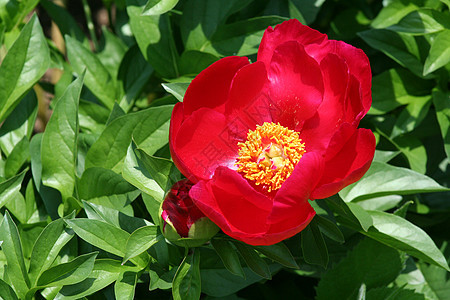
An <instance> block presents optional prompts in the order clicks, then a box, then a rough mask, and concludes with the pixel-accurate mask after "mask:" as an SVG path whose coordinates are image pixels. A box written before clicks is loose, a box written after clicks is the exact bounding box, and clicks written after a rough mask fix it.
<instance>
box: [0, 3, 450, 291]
mask: <svg viewBox="0 0 450 300" xmlns="http://www.w3.org/2000/svg"><path fill="white" fill-rule="evenodd" d="M71 2H72V1H71ZM73 2H76V3H78V1H73ZM87 2H88V1H86V0H84V1H81V2H80V3H78V4H79V9H80V10H81V12H82V13H84V16H85V19H84V18H82V20H83V21H84V20H85V22H86V26H85V28H84V27H83V28H81V27H79V23H80V19H77V18H75V17H74V15H75V14H73V13H71V12H69V10H68V8H64V7H62V6H59V5H56V4H55V3H53V2H51V1H49V0H41V1H38V0H23V1H16V0H6V1H0V41H1V48H0V61H1V66H0V124H1V127H0V208H1V214H0V217H1V219H2V221H1V225H0V241H1V251H0V297H2V298H4V299H32V298H34V297H37V294H39V297H41V296H42V297H44V298H45V299H79V298H83V297H86V296H89V295H93V294H94V293H97V295H100V294H102V295H104V297H106V298H114V297H115V298H117V299H133V297H135V296H136V297H147V295H148V294H150V295H155V296H156V297H157V296H158V295H159V296H161V297H163V296H164V297H168V296H170V293H172V295H173V297H174V298H175V299H197V298H199V297H200V295H201V293H204V294H206V295H207V297H208V299H212V298H214V297H224V296H230V295H234V297H236V299H237V298H238V297H244V298H261V297H268V298H270V297H272V296H276V297H281V296H282V295H281V294H283V295H285V296H286V297H289V298H292V297H293V296H295V295H297V296H298V297H304V298H312V297H314V295H316V297H317V299H347V298H356V297H359V299H387V298H389V299H445V298H446V297H448V295H449V294H450V282H449V281H447V280H446V278H447V271H448V270H449V268H448V264H447V260H446V258H445V257H447V259H448V257H450V255H449V253H450V251H449V250H450V249H448V248H446V245H447V242H448V241H450V235H449V232H448V230H443V228H449V226H450V217H449V212H450V204H449V202H448V201H446V200H447V199H448V198H449V195H450V193H449V190H448V188H446V187H447V186H449V185H450V168H449V157H450V135H449V128H450V93H449V86H448V81H449V72H450V64H449V62H450V50H449V49H450V24H449V23H450V22H449V20H450V14H449V6H450V2H449V1H448V0H441V1H439V0H427V1H425V0H423V1H421V0H414V1H404V0H387V1H383V3H381V2H378V1H364V0H353V1H332V0H329V1H320V0H317V1H313V0H285V1H278V0H264V1H256V0H244V1H243V0H230V1H221V0H180V1H177V0H148V1H144V0H126V1H125V0H117V1H111V0H104V1H103V3H102V7H101V9H102V10H103V11H106V12H108V15H109V18H110V21H111V22H109V25H108V27H104V28H102V29H101V30H99V29H98V26H97V27H96V26H95V24H94V21H95V20H93V19H92V17H91V16H92V15H93V14H92V12H91V9H92V8H91V7H90V6H89V5H88V3H87ZM33 10H35V11H37V13H38V15H39V16H40V17H39V18H38V16H37V15H36V13H34V14H32V11H33ZM26 16H28V17H26ZM113 16H114V17H113ZM287 18H297V19H299V20H300V21H302V22H303V23H306V24H310V25H311V26H312V27H313V28H316V29H318V30H320V31H322V32H326V33H327V34H328V35H329V37H330V38H332V39H340V40H345V41H347V42H349V43H351V44H354V45H356V46H358V47H360V48H363V49H364V51H365V52H366V53H367V55H368V56H369V58H370V61H371V65H372V69H373V73H374V77H373V106H372V108H371V110H370V111H369V115H368V116H367V117H366V118H365V119H364V121H363V124H362V125H363V126H365V127H368V128H371V129H372V130H373V131H374V132H375V134H376V137H377V151H376V156H375V161H374V163H373V164H372V166H371V168H370V169H369V171H368V172H367V174H366V175H365V176H364V177H363V178H362V179H361V180H360V181H359V182H357V183H355V184H353V185H351V186H349V187H347V188H345V189H344V190H342V191H341V192H340V193H339V195H336V196H335V197H332V198H329V199H325V200H319V201H315V202H313V203H312V204H313V205H314V208H315V209H316V212H317V214H318V215H317V217H315V218H314V220H313V222H312V223H311V224H310V226H308V227H307V228H306V229H305V230H304V231H303V232H302V233H301V234H299V235H297V236H295V237H293V238H291V239H289V240H287V241H286V242H285V243H280V244H277V245H273V246H267V247H250V246H248V245H246V244H243V243H241V242H238V241H235V240H232V239H230V238H228V237H227V236H224V235H221V234H219V235H217V236H216V237H215V238H214V239H213V240H212V241H211V243H209V244H207V245H204V246H202V247H199V248H195V249H182V248H180V247H177V246H174V245H172V244H170V243H168V242H167V241H166V240H165V239H164V238H163V236H162V235H161V232H160V230H159V228H158V225H159V218H158V210H159V206H160V203H161V201H162V199H163V197H164V194H165V193H166V192H167V191H168V189H169V188H170V186H171V185H172V184H173V182H175V181H177V180H179V179H180V178H181V174H180V173H179V171H178V170H177V169H176V167H175V166H174V164H173V163H172V161H171V160H170V153H169V150H168V145H167V142H168V129H169V122H170V115H171V111H172V108H173V104H174V103H176V102H177V101H182V99H183V95H184V92H185V90H186V88H187V86H188V85H189V82H190V81H191V80H192V78H193V77H194V76H195V75H196V74H198V73H199V72H200V71H201V70H203V69H204V68H206V67H207V66H208V65H210V64H211V63H212V62H214V61H216V60H218V59H219V58H221V57H223V56H228V55H242V56H248V57H249V58H250V59H251V60H253V61H254V60H255V58H256V56H255V55H256V52H257V48H258V45H259V42H260V39H261V36H262V33H263V32H264V30H265V29H266V28H267V26H271V25H275V24H277V23H280V22H282V21H284V20H286V19H287ZM39 19H41V21H39ZM49 19H51V20H52V21H53V22H54V24H56V25H53V27H57V28H58V29H59V31H60V32H61V33H62V34H63V35H64V40H63V41H62V42H61V40H60V41H59V42H58V39H57V38H56V37H55V36H57V35H56V34H54V35H49V38H51V39H47V38H46V37H45V35H44V32H43V29H42V26H41V24H45V21H46V20H47V21H48V20H49ZM47 23H48V22H47ZM97 29H98V30H97ZM49 31H50V30H49ZM46 32H47V30H46ZM52 32H54V31H52ZM98 37H100V40H98ZM66 58H67V59H66ZM44 74H45V75H44ZM43 77H44V78H43ZM49 78H50V79H49ZM48 94H51V95H53V100H52V101H51V104H50V107H51V111H52V114H51V117H50V119H47V118H46V112H47V109H48V108H47V107H46V95H48ZM37 121H38V122H40V123H43V124H44V125H45V130H39V128H38V127H37V126H36V124H37ZM424 230H426V232H425V231H424ZM436 244H438V245H439V246H440V247H441V250H439V249H438V247H437V246H436ZM443 253H446V255H443ZM275 274H276V276H275V277H274V278H273V280H272V281H266V284H265V285H261V284H258V282H261V281H262V280H263V279H271V278H272V276H273V275H275ZM277 278H282V280H277ZM286 279H287V280H286ZM388 286H389V287H388ZM271 287H272V288H271ZM170 289H171V291H170ZM275 290H276V292H275ZM280 291H281V292H280ZM280 293H281V294H280ZM236 295H237V296H236Z"/></svg>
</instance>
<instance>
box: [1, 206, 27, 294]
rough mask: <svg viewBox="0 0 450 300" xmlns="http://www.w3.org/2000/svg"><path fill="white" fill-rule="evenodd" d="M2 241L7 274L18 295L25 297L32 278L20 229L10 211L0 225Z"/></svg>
mask: <svg viewBox="0 0 450 300" xmlns="http://www.w3.org/2000/svg"><path fill="white" fill-rule="evenodd" d="M0 241H2V244H1V247H2V252H3V254H4V255H5V258H6V263H7V266H8V268H7V269H6V274H5V275H6V276H7V277H8V278H9V280H10V282H11V284H12V286H13V287H14V290H15V291H16V293H17V296H18V297H19V298H20V299H23V298H24V296H25V294H26V293H27V291H28V288H29V287H30V280H29V279H28V274H27V269H26V266H25V261H24V256H23V251H22V242H21V240H20V236H19V231H18V230H17V226H16V224H14V221H13V220H12V219H11V216H10V215H9V213H8V211H6V213H5V216H4V217H3V222H2V224H1V225H0Z"/></svg>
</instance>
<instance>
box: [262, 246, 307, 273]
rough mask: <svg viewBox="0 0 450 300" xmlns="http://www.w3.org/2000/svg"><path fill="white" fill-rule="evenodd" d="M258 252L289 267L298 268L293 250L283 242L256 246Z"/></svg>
mask: <svg viewBox="0 0 450 300" xmlns="http://www.w3.org/2000/svg"><path fill="white" fill-rule="evenodd" d="M255 249H256V250H258V252H260V253H262V254H264V255H265V256H267V257H268V258H270V259H271V260H273V261H276V262H278V263H280V264H282V265H283V266H286V267H288V268H293V269H298V265H297V262H296V261H295V259H294V257H293V256H292V253H291V251H289V248H288V247H286V245H285V244H284V243H283V242H280V243H278V244H274V245H270V246H256V247H255Z"/></svg>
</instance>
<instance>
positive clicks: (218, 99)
mask: <svg viewBox="0 0 450 300" xmlns="http://www.w3.org/2000/svg"><path fill="white" fill-rule="evenodd" d="M248 64H249V62H248V59H247V58H246V57H238V56H230V57H225V58H222V59H221V60H218V61H217V62H215V63H213V64H212V65H211V66H209V67H208V68H206V69H205V70H204V71H203V72H201V73H200V74H198V75H197V77H195V78H194V80H192V82H191V84H190V85H189V87H188V89H187V90H186V94H185V96H184V100H183V104H184V115H185V116H188V115H190V114H192V113H193V112H194V111H196V110H197V109H199V108H202V107H207V108H212V109H217V110H218V111H221V112H223V108H221V106H222V105H223V104H224V103H225V101H226V100H227V98H228V92H229V89H230V86H231V81H232V80H233V78H234V75H235V74H236V72H237V71H238V70H239V69H240V68H242V67H243V66H245V65H248Z"/></svg>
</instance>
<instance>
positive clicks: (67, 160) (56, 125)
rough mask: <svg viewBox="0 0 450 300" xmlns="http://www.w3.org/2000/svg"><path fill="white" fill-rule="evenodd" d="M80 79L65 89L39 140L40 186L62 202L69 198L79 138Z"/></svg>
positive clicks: (73, 185) (73, 183) (72, 185)
mask: <svg viewBox="0 0 450 300" xmlns="http://www.w3.org/2000/svg"><path fill="white" fill-rule="evenodd" d="M82 86H83V76H81V77H79V78H78V79H76V80H75V81H74V82H73V83H71V84H70V85H69V87H67V89H66V91H65V93H64V94H63V95H62V97H61V99H59V100H58V102H57V103H56V106H55V109H54V111H53V113H52V116H51V118H50V120H49V122H48V124H47V126H46V128H45V132H44V134H43V136H42V145H41V162H42V182H43V184H45V185H46V186H49V187H53V188H55V189H57V190H58V191H60V193H61V196H62V198H63V201H64V200H65V199H67V198H68V197H71V196H72V193H73V190H74V188H75V170H76V159H77V138H78V103H79V100H80V93H81V88H82Z"/></svg>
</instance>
